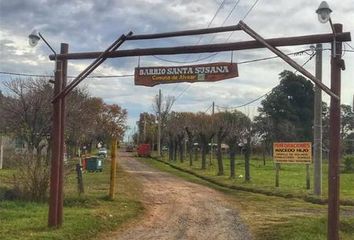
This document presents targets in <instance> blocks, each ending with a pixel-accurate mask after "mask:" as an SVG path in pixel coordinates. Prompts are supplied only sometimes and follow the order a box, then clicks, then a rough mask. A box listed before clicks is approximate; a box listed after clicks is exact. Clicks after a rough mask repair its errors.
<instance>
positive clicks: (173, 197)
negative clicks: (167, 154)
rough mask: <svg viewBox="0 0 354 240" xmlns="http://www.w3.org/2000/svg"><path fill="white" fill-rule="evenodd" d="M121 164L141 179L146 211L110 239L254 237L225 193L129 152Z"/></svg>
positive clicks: (120, 155)
mask: <svg viewBox="0 0 354 240" xmlns="http://www.w3.org/2000/svg"><path fill="white" fill-rule="evenodd" d="M119 165H120V167H122V168H123V169H124V170H125V171H127V172H129V173H130V174H131V175H132V176H134V177H136V178H137V179H138V180H139V181H141V183H142V185H143V194H142V201H143V204H144V206H145V208H146V214H145V215H144V216H143V217H142V219H141V220H139V221H138V222H136V223H134V225H132V224H131V225H130V226H128V227H127V228H126V229H123V230H121V231H118V232H116V233H114V234H112V235H111V236H110V237H109V238H108V239H119V240H134V239H139V240H144V239H153V240H159V239H166V240H167V239H168V240H172V239H188V240H193V239H203V240H205V239H212V240H217V239H220V240H223V239H240V240H241V239H251V235H250V233H249V231H248V229H247V227H246V226H245V224H244V223H242V221H241V219H240V217H239V215H238V213H237V211H236V210H235V209H232V208H231V206H229V205H228V203H227V201H226V200H225V199H224V196H223V195H222V193H219V192H217V191H215V190H213V189H210V188H208V187H205V186H201V185H198V184H194V183H190V182H187V181H184V180H183V179H180V178H177V177H174V176H172V175H170V174H168V173H164V172H161V171H158V170H156V169H153V168H151V167H149V166H146V165H145V164H143V163H141V162H139V161H138V160H136V159H134V157H132V156H131V155H130V154H129V153H123V152H122V153H120V154H119Z"/></svg>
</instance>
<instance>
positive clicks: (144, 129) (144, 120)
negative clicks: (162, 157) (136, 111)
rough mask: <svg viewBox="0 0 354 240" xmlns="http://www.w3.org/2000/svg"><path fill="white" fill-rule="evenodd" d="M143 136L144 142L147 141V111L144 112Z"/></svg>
mask: <svg viewBox="0 0 354 240" xmlns="http://www.w3.org/2000/svg"><path fill="white" fill-rule="evenodd" d="M143 134H144V135H143V137H144V143H146V113H144V132H143Z"/></svg>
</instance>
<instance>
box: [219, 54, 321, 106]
mask: <svg viewBox="0 0 354 240" xmlns="http://www.w3.org/2000/svg"><path fill="white" fill-rule="evenodd" d="M302 52H305V51H302ZM297 53H300V52H297ZM292 54H294V53H292ZM315 55H316V53H313V54H312V55H311V56H310V57H309V58H308V59H307V60H306V61H305V62H304V63H303V64H302V65H301V67H304V66H305V65H306V64H307V63H308V62H309V61H310V60H311V59H312V58H313V57H314V56H315ZM267 59H269V58H267ZM247 63H248V62H247ZM296 72H297V71H295V72H294V74H295V73H296ZM272 90H273V89H271V90H270V91H268V92H267V93H265V94H263V95H261V96H259V97H257V98H256V99H253V100H251V101H249V102H247V103H244V104H241V105H239V106H236V107H232V108H231V109H236V108H241V107H245V106H247V105H250V104H252V103H254V102H256V101H258V100H259V99H261V98H263V97H265V96H266V95H268V94H269V93H270V92H272ZM218 107H220V108H224V109H229V108H228V107H222V106H218Z"/></svg>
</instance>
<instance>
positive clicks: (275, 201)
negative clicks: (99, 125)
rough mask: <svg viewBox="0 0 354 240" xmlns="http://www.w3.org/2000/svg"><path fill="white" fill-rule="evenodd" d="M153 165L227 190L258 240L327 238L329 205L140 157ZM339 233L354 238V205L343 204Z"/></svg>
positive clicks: (227, 196)
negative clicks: (242, 187) (234, 185)
mask: <svg viewBox="0 0 354 240" xmlns="http://www.w3.org/2000/svg"><path fill="white" fill-rule="evenodd" d="M141 161H143V162H145V163H147V164H149V165H150V166H152V167H154V168H157V169H160V170H162V171H166V172H169V173H172V174H174V175H176V176H179V177H182V178H184V179H185V180H188V181H191V182H194V183H198V184H202V185H205V186H208V187H211V188H214V189H217V190H219V191H222V192H223V193H225V196H226V198H227V199H228V201H229V202H230V203H231V204H232V205H233V206H234V207H235V208H236V209H238V210H239V213H240V216H241V218H242V219H243V220H244V221H245V223H246V224H247V225H248V226H249V228H250V230H251V232H252V234H253V235H254V237H255V239H256V240H258V239H259V240H261V239H262V240H277V239H279V240H282V239H290V240H295V239H296V240H316V239H321V240H322V239H323V240H324V239H327V236H326V234H327V221H326V217H327V208H326V206H324V205H318V204H312V203H308V202H305V201H303V200H300V199H296V198H282V197H276V196H266V195H263V194H257V193H250V192H245V191H239V190H234V189H229V188H224V187H222V186H220V185H215V184H213V183H211V182H209V181H205V180H203V179H201V178H199V177H196V176H194V175H191V174H189V173H186V172H182V171H179V170H178V169H176V168H172V167H171V166H169V165H166V164H164V163H162V162H159V161H156V160H152V159H141ZM340 236H341V239H343V240H351V239H354V207H352V206H342V207H341V227H340Z"/></svg>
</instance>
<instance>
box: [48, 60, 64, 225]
mask: <svg viewBox="0 0 354 240" xmlns="http://www.w3.org/2000/svg"><path fill="white" fill-rule="evenodd" d="M61 70H62V62H61V61H57V62H56V69H55V73H54V77H55V79H54V96H55V95H56V94H58V93H60V91H61V87H62V75H61ZM60 114H61V100H60V99H57V100H55V101H54V102H53V127H52V159H51V169H50V189H49V211H48V226H49V227H58V193H59V191H58V189H59V174H60V173H59V164H60V144H61V120H60Z"/></svg>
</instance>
